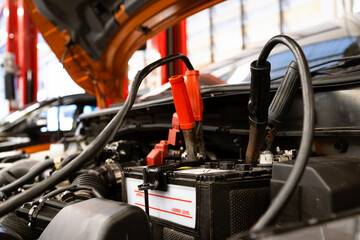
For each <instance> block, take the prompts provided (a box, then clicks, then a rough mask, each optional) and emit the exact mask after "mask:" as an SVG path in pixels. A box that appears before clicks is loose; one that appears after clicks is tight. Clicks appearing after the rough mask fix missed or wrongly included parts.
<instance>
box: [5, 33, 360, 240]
mask: <svg viewBox="0 0 360 240" xmlns="http://www.w3.org/2000/svg"><path fill="white" fill-rule="evenodd" d="M278 44H282V45H285V46H287V47H288V48H289V49H290V50H291V51H292V52H293V53H294V55H295V59H296V61H293V62H291V63H289V68H288V70H287V72H286V74H285V76H284V78H283V80H282V82H281V83H274V84H272V83H271V79H270V71H271V63H269V62H267V61H266V59H267V57H268V56H269V53H270V52H271V50H272V49H273V48H274V47H275V46H276V45H278ZM178 60H181V61H183V62H184V63H185V65H186V67H187V68H188V71H187V72H186V73H185V74H184V75H176V76H173V77H171V78H170V79H169V82H170V84H171V94H169V93H165V96H164V95H160V96H158V97H155V98H153V99H147V100H144V101H140V102H136V103H135V100H136V93H137V89H138V88H139V86H140V84H141V81H142V80H143V79H144V78H145V77H146V76H147V75H148V74H149V73H150V72H151V71H153V70H154V69H155V68H157V67H159V66H162V65H165V64H168V63H170V62H173V61H178ZM250 71H251V83H250V84H248V85H247V84H243V85H226V86H217V87H208V88H202V89H200V84H199V71H197V70H194V68H193V66H192V65H191V63H190V60H189V59H188V58H187V57H186V56H184V55H181V54H177V55H172V56H169V57H166V58H163V59H160V60H158V61H156V62H154V63H151V64H149V65H148V66H146V67H145V68H144V69H142V70H141V71H139V72H138V74H137V75H136V77H135V79H134V82H133V85H132V87H131V90H130V94H129V96H128V98H127V100H126V101H125V102H124V103H123V104H121V105H120V106H114V107H113V108H109V109H104V110H101V111H98V112H93V113H89V114H85V115H83V116H82V117H81V118H80V123H79V124H78V128H77V131H76V134H75V135H74V136H71V137H65V138H64V139H63V140H62V141H61V142H60V143H58V144H54V146H53V148H52V149H50V151H49V152H44V153H38V154H33V155H32V156H29V158H30V159H23V160H20V161H23V162H27V163H28V166H27V167H25V169H21V168H20V167H19V166H20V164H16V163H14V164H13V165H11V166H9V167H8V168H5V169H3V170H1V172H0V180H1V181H0V182H1V183H2V185H1V187H0V193H1V198H2V200H3V203H1V204H0V215H1V216H2V220H1V226H0V228H1V230H2V231H1V233H0V236H1V239H56V240H61V239H164V240H167V239H169V240H170V239H226V238H229V237H231V238H232V239H255V238H256V239H257V237H258V236H256V235H251V234H252V233H257V232H261V231H262V230H264V229H269V228H270V229H286V227H287V226H288V225H289V224H290V225H294V224H295V225H300V226H303V224H316V223H318V222H322V221H328V220H331V219H336V218H337V216H338V215H339V214H342V213H344V212H350V215H351V214H353V215H356V214H359V206H360V192H359V191H358V189H359V188H360V178H359V176H360V175H359V172H360V159H359V157H358V156H359V155H358V154H359V150H360V148H359V147H360V146H359V140H358V135H359V129H358V125H359V121H360V115H359V114H360V111H359V107H360V105H359V102H360V101H358V100H359V99H358V98H359V96H358V94H357V92H358V90H359V82H358V76H356V74H354V76H352V75H351V74H347V76H346V78H347V82H346V84H342V79H343V78H344V76H341V75H340V76H337V79H336V78H334V79H330V80H328V81H323V80H321V79H312V75H311V73H310V70H309V67H308V65H307V61H306V59H305V57H304V54H303V53H302V51H301V48H300V46H298V45H297V43H296V42H295V41H294V40H292V39H291V38H289V37H287V36H284V35H279V36H275V37H274V38H272V39H270V40H269V42H268V43H267V44H266V45H265V46H264V48H263V50H262V51H261V53H260V55H259V58H258V59H257V61H254V62H253V63H252V64H251V66H250ZM351 77H353V80H351V79H350V78H351ZM349 79H350V80H349ZM335 80H337V81H335ZM300 85H301V88H300ZM249 88H250V91H249ZM166 94H167V95H166ZM34 159H35V160H34ZM36 159H37V160H38V161H36ZM40 159H41V160H40ZM30 161H32V162H30ZM260 236H261V235H260Z"/></svg>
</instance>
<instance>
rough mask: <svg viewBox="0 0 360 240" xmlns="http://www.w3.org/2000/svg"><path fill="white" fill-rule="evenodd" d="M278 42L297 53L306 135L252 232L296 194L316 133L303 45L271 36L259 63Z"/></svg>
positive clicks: (284, 37)
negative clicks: (285, 178)
mask: <svg viewBox="0 0 360 240" xmlns="http://www.w3.org/2000/svg"><path fill="white" fill-rule="evenodd" d="M277 44H284V45H285V46H287V47H288V48H289V49H290V50H291V52H292V53H293V54H294V56H295V59H296V61H297V63H298V65H299V73H300V81H301V85H302V88H301V89H302V97H303V103H304V108H303V109H304V118H303V122H304V123H303V129H302V138H301V142H300V149H299V154H298V156H297V158H296V161H295V165H294V167H293V169H292V171H291V173H290V175H289V177H288V179H287V180H286V183H285V185H284V186H283V187H282V188H281V190H280V192H279V193H278V194H277V195H276V197H275V198H274V200H273V201H272V203H271V204H270V206H269V208H268V209H267V211H266V212H265V213H264V215H263V216H262V217H261V218H260V219H259V220H258V221H257V222H256V223H255V225H254V226H253V227H252V228H251V231H258V230H260V229H262V228H264V227H266V226H268V225H269V224H271V223H272V222H273V221H274V220H275V219H276V217H277V216H278V214H279V213H280V211H281V210H282V209H283V208H284V206H285V204H286V203H287V201H288V200H289V199H290V197H291V195H292V193H293V192H294V191H295V188H296V186H297V184H298V183H299V181H300V179H301V177H302V175H303V173H304V170H305V167H306V164H307V160H308V158H309V154H310V150H311V146H312V140H313V134H314V119H315V117H314V93H313V91H312V83H311V75H310V71H309V66H308V64H307V60H306V58H305V55H304V53H303V51H302V49H301V47H300V46H299V45H298V44H297V43H296V42H295V41H294V40H293V39H292V38H290V37H288V36H284V35H278V36H275V37H273V38H272V39H270V40H269V41H268V42H267V43H266V45H265V46H264V48H263V49H262V51H261V53H260V55H259V58H258V61H257V64H258V65H260V66H261V65H264V64H265V61H266V59H267V57H268V56H269V54H270V52H271V50H272V49H273V48H274V47H275V46H276V45H277Z"/></svg>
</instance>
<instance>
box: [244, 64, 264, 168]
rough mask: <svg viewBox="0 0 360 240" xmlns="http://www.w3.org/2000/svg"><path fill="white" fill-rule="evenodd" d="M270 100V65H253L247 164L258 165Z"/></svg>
mask: <svg viewBox="0 0 360 240" xmlns="http://www.w3.org/2000/svg"><path fill="white" fill-rule="evenodd" d="M269 98H270V63H269V62H266V63H265V64H264V65H263V66H261V67H259V66H258V65H257V62H256V61H254V62H252V63H251V88H250V98H249V105H248V110H249V120H250V133H249V144H248V147H247V149H246V163H248V164H253V165H256V164H257V162H258V158H259V151H260V149H261V147H262V146H263V144H264V140H265V128H266V125H267V120H268V106H269Z"/></svg>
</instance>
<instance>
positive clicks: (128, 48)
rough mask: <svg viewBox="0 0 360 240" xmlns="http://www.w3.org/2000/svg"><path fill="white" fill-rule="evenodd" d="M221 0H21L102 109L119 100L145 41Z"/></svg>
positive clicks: (74, 77) (76, 79) (81, 84)
mask: <svg viewBox="0 0 360 240" xmlns="http://www.w3.org/2000/svg"><path fill="white" fill-rule="evenodd" d="M221 1H222V0H210V1H209V0H198V1H193V0H182V1H177V0H167V1H161V0H62V1H58V0H25V2H26V6H27V8H28V10H29V14H30V15H31V17H32V19H33V21H34V23H35V24H36V25H37V27H38V29H39V31H40V32H41V33H42V35H43V36H44V39H45V40H46V42H47V43H48V44H49V46H50V48H51V49H52V51H53V52H54V53H55V55H56V56H57V58H58V59H59V60H60V61H62V62H63V64H64V67H65V69H66V70H67V72H68V73H69V75H70V76H71V77H72V79H73V80H74V81H75V82H76V83H77V84H78V85H79V86H80V87H82V88H83V89H85V91H86V92H87V93H89V94H92V95H96V96H97V99H98V102H99V104H100V106H101V107H102V106H106V104H105V99H113V100H123V99H124V96H123V91H122V89H123V88H124V87H127V86H125V85H124V79H125V78H126V76H127V67H128V64H127V63H128V60H129V59H130V57H131V56H132V55H133V53H134V52H135V51H136V50H138V49H139V48H140V47H141V46H143V45H144V44H145V42H146V40H148V39H149V38H151V37H153V36H155V35H156V34H157V33H159V32H160V31H162V30H164V29H166V28H167V27H170V26H171V25H173V24H175V23H176V22H178V21H180V20H181V19H184V18H186V17H188V16H190V15H192V14H194V13H196V12H198V11H200V10H202V9H205V8H208V7H210V6H212V5H214V4H216V3H218V2H221ZM105 96H106V97H105Z"/></svg>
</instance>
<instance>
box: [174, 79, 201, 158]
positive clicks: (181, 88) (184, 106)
mask: <svg viewBox="0 0 360 240" xmlns="http://www.w3.org/2000/svg"><path fill="white" fill-rule="evenodd" d="M169 82H170V84H171V91H172V94H173V98H174V104H175V108H176V113H177V115H178V117H179V122H180V128H181V129H182V132H183V135H184V140H185V146H186V153H187V160H188V161H195V160H197V156H196V155H197V154H196V152H197V151H196V145H195V142H196V140H195V126H196V124H195V119H194V116H193V112H192V109H191V104H190V100H189V96H188V93H187V90H186V86H185V83H184V78H183V77H182V76H181V75H175V76H172V77H171V78H169Z"/></svg>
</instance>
